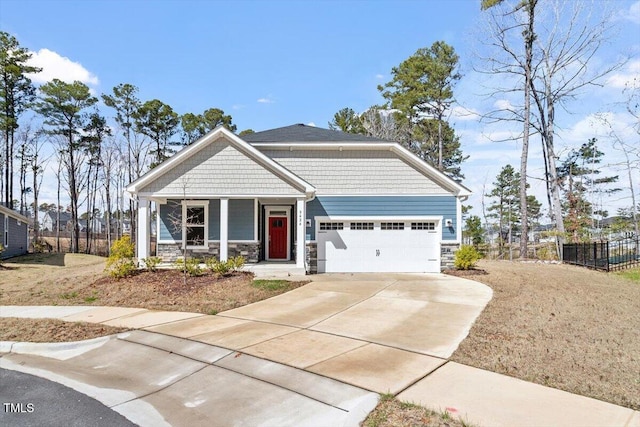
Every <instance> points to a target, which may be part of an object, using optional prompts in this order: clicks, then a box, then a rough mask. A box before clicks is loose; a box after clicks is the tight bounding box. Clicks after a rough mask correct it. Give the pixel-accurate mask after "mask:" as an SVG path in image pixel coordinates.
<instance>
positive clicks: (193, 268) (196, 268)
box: [175, 258, 202, 277]
mask: <svg viewBox="0 0 640 427" xmlns="http://www.w3.org/2000/svg"><path fill="white" fill-rule="evenodd" d="M175 265H176V267H177V268H179V269H180V270H181V271H186V272H187V274H188V275H189V276H191V277H195V276H202V267H200V260H199V259H198V258H188V259H187V260H186V262H185V260H184V259H182V258H180V259H178V260H176V262H175Z"/></svg>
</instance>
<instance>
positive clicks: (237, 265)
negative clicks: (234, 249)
mask: <svg viewBox="0 0 640 427" xmlns="http://www.w3.org/2000/svg"><path fill="white" fill-rule="evenodd" d="M245 262H246V259H245V258H244V257H243V256H242V255H238V256H235V257H231V258H229V264H230V267H231V270H232V271H234V272H235V271H238V270H240V269H241V268H242V267H244V263H245Z"/></svg>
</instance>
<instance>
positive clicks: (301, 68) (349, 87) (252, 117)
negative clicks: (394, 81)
mask: <svg viewBox="0 0 640 427" xmlns="http://www.w3.org/2000/svg"><path fill="white" fill-rule="evenodd" d="M608 6H609V7H610V8H611V10H612V13H613V14H614V15H615V16H616V25H617V26H618V33H617V36H616V37H615V38H613V39H611V42H610V43H608V45H607V46H606V48H605V49H602V50H601V53H600V54H599V55H598V57H597V58H596V61H597V63H598V64H606V63H607V62H610V61H614V60H616V58H619V57H620V56H627V57H629V58H631V60H630V62H629V63H627V64H626V65H625V66H624V67H623V68H622V69H621V70H619V71H618V72H617V74H616V75H617V77H618V78H619V79H621V81H627V80H628V79H630V78H633V77H638V76H640V61H639V58H640V1H637V0H614V1H612V2H609V3H608ZM481 21H482V12H481V11H480V7H479V0H449V1H446V0H431V1H417V0H416V1H402V0H399V1H375V0H372V1H293V0H291V1H257V0H253V1H205V0H201V1H169V0H164V1H163V0H158V1H143V0H132V1H123V0H110V1H105V0H84V1H59V0H58V1H56V0H47V1H30V0H2V2H1V3H0V29H2V30H3V31H7V32H9V33H11V34H13V35H14V36H16V37H17V38H18V40H19V42H20V43H21V45H22V46H24V47H26V48H28V49H29V50H31V51H33V52H34V57H35V58H36V59H37V60H38V61H40V64H41V66H43V67H44V68H45V72H43V73H41V75H40V76H39V77H38V78H37V79H34V81H36V83H39V82H38V81H37V80H38V79H40V80H47V79H50V78H53V77H57V78H61V79H65V80H73V79H77V80H82V81H84V82H85V83H87V84H88V85H89V86H90V87H91V88H92V90H93V91H94V92H95V93H97V94H99V93H105V92H110V91H111V88H112V87H113V86H115V85H117V84H119V83H132V84H134V85H136V86H138V87H139V89H140V92H139V97H140V99H141V100H143V101H145V100H150V99H154V98H157V99H160V100H161V101H163V102H165V103H167V104H169V105H171V106H172V107H173V109H174V110H175V111H176V112H178V113H180V114H183V113H187V112H192V113H201V112H202V111H204V110H205V109H207V108H211V107H217V108H221V109H223V110H224V111H225V112H226V113H227V114H231V115H232V116H233V121H234V123H235V124H236V125H237V126H238V130H243V129H247V128H252V129H254V130H257V131H258V130H264V129H270V128H274V127H279V126H286V125H289V124H293V123H305V124H307V123H313V124H315V125H317V126H321V127H327V122H328V121H330V120H331V119H332V116H333V114H334V113H335V112H336V111H338V110H339V109H340V108H343V107H351V108H353V109H354V110H356V111H364V110H366V109H367V108H368V107H369V106H371V105H373V104H379V103H382V102H383V99H382V97H381V96H380V94H379V92H378V90H377V89H376V87H377V85H378V84H382V83H385V82H386V81H388V80H389V79H390V71H391V68H392V67H394V66H397V65H398V64H399V63H400V62H401V61H403V60H404V59H406V58H407V57H409V56H410V55H411V54H413V53H414V52H415V51H416V50H417V49H418V48H421V47H428V46H430V45H431V44H432V43H433V42H435V41H437V40H444V41H446V42H447V43H449V44H451V45H453V46H454V48H455V49H456V51H457V53H458V54H459V55H460V66H461V72H462V74H463V78H462V80H461V81H460V83H459V84H458V86H457V88H456V91H455V92H456V98H457V99H458V101H459V103H460V106H462V107H463V108H464V109H466V110H469V111H471V112H482V111H484V110H486V109H487V108H489V107H491V105H496V102H498V101H497V100H496V99H487V98H486V97H483V96H482V94H483V93H486V91H487V90H486V89H485V88H483V87H482V79H481V77H480V76H479V75H478V74H477V73H475V72H474V70H473V67H474V66H475V67H477V66H478V65H479V64H478V60H477V58H476V57H475V56H474V55H473V51H474V50H476V49H478V45H479V44H478V41H479V40H480V39H482V38H483V37H482V32H481V30H480V29H481V28H482V24H481ZM607 86H609V87H607V88H604V89H594V90H593V91H587V92H585V93H584V94H582V97H581V99H580V102H577V103H574V104H573V105H571V106H570V110H571V114H565V115H563V116H562V120H561V123H560V125H561V128H562V130H561V132H565V135H564V136H561V137H560V138H559V147H560V149H561V150H565V151H566V150H568V149H569V148H570V147H573V146H575V145H576V144H578V145H579V144H580V143H582V142H585V141H586V139H585V138H586V137H587V136H589V135H592V134H594V133H596V134H597V133H598V132H602V130H598V129H597V128H598V125H593V124H592V123H590V121H589V117H591V116H592V115H593V114H595V113H597V112H610V113H611V114H614V116H612V117H613V119H615V120H618V119H620V120H622V121H623V122H625V121H626V122H625V123H626V125H628V123H627V122H628V118H624V117H616V116H615V113H614V112H613V109H612V108H613V107H611V106H613V105H614V103H615V102H616V101H619V100H620V93H621V89H620V87H617V86H619V85H615V84H612V85H607ZM103 112H104V113H105V114H111V112H110V111H109V110H108V109H106V108H105V109H103ZM563 114H564V113H563ZM451 121H452V123H453V125H454V128H455V129H456V130H457V131H458V133H459V134H460V135H461V139H462V148H463V151H464V152H465V154H468V155H470V156H471V157H470V159H469V160H468V161H467V162H466V163H465V164H464V166H463V172H464V173H465V175H466V177H467V179H466V181H465V184H466V185H467V186H469V187H470V188H471V189H472V190H473V191H474V192H475V193H476V194H475V196H474V197H472V199H471V202H472V203H473V204H474V205H475V206H478V208H476V209H475V210H474V213H476V214H479V203H480V197H479V194H481V193H482V185H483V184H484V183H485V182H487V184H488V185H490V183H491V182H492V181H493V179H494V177H495V175H496V174H497V173H498V172H499V169H500V167H502V166H504V164H506V163H507V162H511V163H512V164H513V165H516V164H517V162H518V161H519V156H520V147H519V145H518V144H517V143H514V142H504V143H496V142H492V139H495V136H496V135H500V134H502V133H504V132H508V131H509V129H508V126H505V125H502V126H499V127H496V126H490V125H487V124H483V123H480V122H479V120H478V119H477V116H475V115H474V114H471V115H467V116H464V115H459V114H454V115H453V116H452V119H451ZM625 123H622V125H621V126H624V125H625ZM594 126H595V127H594ZM538 145H539V144H538ZM539 158H540V152H539V150H537V151H536V149H534V150H532V174H536V173H540V171H541V167H540V164H539ZM615 162H617V160H616V156H615V154H614V155H613V156H612V158H611V159H610V163H615ZM536 171H537V172H536ZM639 178H640V177H639ZM542 188H543V187H542V185H541V184H536V183H535V180H534V182H533V186H532V192H534V193H535V194H536V195H538V197H539V198H540V199H541V200H543V197H542V191H543V190H542ZM54 197H55V189H54V188H53V187H51V188H49V187H46V186H45V188H44V189H43V194H42V195H41V198H43V199H45V200H46V199H49V200H53V198H54ZM626 197H628V195H627V196H626ZM612 203H613V202H612ZM615 203H617V204H619V205H626V204H628V201H627V200H625V199H622V200H617V201H615Z"/></svg>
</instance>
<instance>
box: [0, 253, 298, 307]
mask: <svg viewBox="0 0 640 427" xmlns="http://www.w3.org/2000/svg"><path fill="white" fill-rule="evenodd" d="M16 261H17V262H11V263H5V268H6V270H5V271H3V273H2V276H1V278H0V300H1V301H2V304H4V305H105V306H119V307H141V308H147V309H153V310H172V311H190V312H197V313H205V314H215V313H218V312H221V311H225V310H230V309H232V308H236V307H240V306H243V305H246V304H250V303H252V302H256V301H260V300H263V299H266V298H270V297H272V296H275V295H279V294H281V293H284V292H287V291H289V290H291V289H294V288H297V287H299V286H301V285H303V284H305V283H307V282H286V284H285V286H282V287H278V288H275V289H264V288H257V287H254V286H252V280H253V274H251V273H236V274H234V275H231V276H229V277H218V276H216V275H214V274H210V273H207V274H204V275H202V276H199V277H187V283H186V285H185V284H184V283H183V277H182V273H181V272H180V271H177V270H161V271H157V272H155V273H151V272H142V273H140V274H137V275H135V276H132V277H129V278H125V279H120V280H116V279H112V278H109V277H107V276H105V274H104V272H103V270H104V258H99V257H96V256H92V255H81V254H66V255H62V254H51V255H45V254H39V255H29V256H27V257H21V258H19V259H17V260H16Z"/></svg>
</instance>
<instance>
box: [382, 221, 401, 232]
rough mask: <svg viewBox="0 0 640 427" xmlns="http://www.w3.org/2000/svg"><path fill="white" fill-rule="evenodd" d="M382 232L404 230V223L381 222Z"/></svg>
mask: <svg viewBox="0 0 640 427" xmlns="http://www.w3.org/2000/svg"><path fill="white" fill-rule="evenodd" d="M380 229H381V230H404V222H381V223H380Z"/></svg>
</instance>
